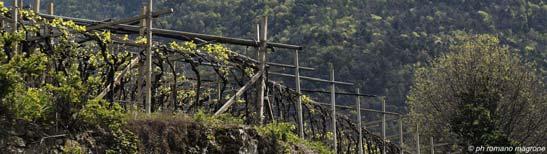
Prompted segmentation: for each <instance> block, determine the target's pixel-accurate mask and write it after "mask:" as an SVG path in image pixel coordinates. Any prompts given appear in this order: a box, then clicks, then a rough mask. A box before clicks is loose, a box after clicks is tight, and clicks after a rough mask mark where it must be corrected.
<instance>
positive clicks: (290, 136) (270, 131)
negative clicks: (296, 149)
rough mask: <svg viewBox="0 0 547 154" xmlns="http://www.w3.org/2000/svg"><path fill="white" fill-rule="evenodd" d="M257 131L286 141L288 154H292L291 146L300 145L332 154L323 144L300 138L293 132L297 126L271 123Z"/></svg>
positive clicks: (285, 145)
mask: <svg viewBox="0 0 547 154" xmlns="http://www.w3.org/2000/svg"><path fill="white" fill-rule="evenodd" d="M256 130H257V131H258V133H259V134H260V135H262V136H268V137H272V138H275V139H281V141H284V142H285V144H284V145H283V146H284V147H285V152H286V153H291V148H290V147H289V146H290V145H298V144H301V145H305V146H306V147H307V148H310V149H311V150H313V151H315V152H318V153H321V154H325V153H332V152H331V151H330V150H329V148H328V147H327V146H326V145H324V144H323V143H321V142H318V141H308V140H305V139H303V138H300V137H298V135H296V134H295V133H294V132H293V130H295V126H294V125H293V124H289V123H269V124H267V125H263V126H257V127H256Z"/></svg>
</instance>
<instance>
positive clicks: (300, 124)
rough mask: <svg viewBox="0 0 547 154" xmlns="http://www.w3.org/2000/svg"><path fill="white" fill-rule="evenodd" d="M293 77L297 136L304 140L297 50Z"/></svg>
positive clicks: (296, 51)
mask: <svg viewBox="0 0 547 154" xmlns="http://www.w3.org/2000/svg"><path fill="white" fill-rule="evenodd" d="M294 66H295V68H294V76H295V78H294V79H295V82H296V92H297V93H298V99H297V104H296V112H297V114H298V135H299V136H300V137H302V138H304V117H303V116H302V96H301V94H302V92H301V91H300V64H299V62H298V50H294Z"/></svg>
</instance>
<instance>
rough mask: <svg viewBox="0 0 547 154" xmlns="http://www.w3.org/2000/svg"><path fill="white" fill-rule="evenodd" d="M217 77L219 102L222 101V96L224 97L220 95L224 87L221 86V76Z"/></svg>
mask: <svg viewBox="0 0 547 154" xmlns="http://www.w3.org/2000/svg"><path fill="white" fill-rule="evenodd" d="M217 78H218V79H217V103H220V102H222V98H220V97H222V96H220V93H221V90H222V87H221V86H222V85H221V84H220V81H221V80H220V77H217Z"/></svg>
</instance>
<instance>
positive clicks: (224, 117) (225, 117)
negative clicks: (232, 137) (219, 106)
mask: <svg viewBox="0 0 547 154" xmlns="http://www.w3.org/2000/svg"><path fill="white" fill-rule="evenodd" d="M192 118H193V120H194V121H196V122H200V123H203V124H205V125H208V126H213V127H219V126H222V125H243V119H241V118H239V117H234V116H232V115H230V114H221V115H218V116H214V115H211V114H207V113H205V111H203V110H199V111H198V112H197V113H196V114H194V116H193V117H192Z"/></svg>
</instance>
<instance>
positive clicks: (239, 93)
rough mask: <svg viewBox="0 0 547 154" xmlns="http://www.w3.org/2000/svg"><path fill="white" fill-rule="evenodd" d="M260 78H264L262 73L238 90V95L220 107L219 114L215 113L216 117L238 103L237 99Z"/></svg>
mask: <svg viewBox="0 0 547 154" xmlns="http://www.w3.org/2000/svg"><path fill="white" fill-rule="evenodd" d="M260 76H262V72H258V73H256V74H255V75H254V76H253V77H252V78H251V80H250V81H248V82H247V83H245V85H243V87H241V88H239V90H237V92H236V94H235V95H234V96H232V97H230V99H229V100H228V101H226V103H224V105H222V107H220V109H218V111H217V112H215V114H214V115H215V116H218V115H220V114H222V113H224V112H225V111H226V110H228V108H229V107H230V106H232V104H234V102H235V101H236V99H237V98H238V97H240V96H241V95H242V94H243V92H245V91H246V90H247V89H249V87H250V86H251V85H252V84H254V83H255V82H256V81H257V80H258V79H259V78H260Z"/></svg>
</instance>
